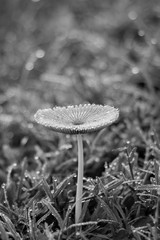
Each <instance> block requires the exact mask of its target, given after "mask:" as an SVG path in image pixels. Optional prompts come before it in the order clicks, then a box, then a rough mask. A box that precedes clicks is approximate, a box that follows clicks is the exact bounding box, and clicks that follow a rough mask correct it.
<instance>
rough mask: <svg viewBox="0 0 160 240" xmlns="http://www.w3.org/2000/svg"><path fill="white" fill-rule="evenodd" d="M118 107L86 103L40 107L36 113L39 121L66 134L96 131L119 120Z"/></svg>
mask: <svg viewBox="0 0 160 240" xmlns="http://www.w3.org/2000/svg"><path fill="white" fill-rule="evenodd" d="M118 116H119V111H118V109H116V108H114V107H111V106H108V105H96V104H84V105H81V104H80V105H74V106H67V107H54V108H53V109H51V108H49V109H40V110H38V111H37V113H36V114H35V115H34V118H35V120H36V122H37V123H40V124H42V125H44V126H46V127H50V128H52V129H53V130H54V131H56V132H61V133H66V134H83V133H89V132H95V131H98V130H100V129H102V128H105V127H106V126H108V125H110V124H111V123H113V122H114V121H116V120H117V118H118Z"/></svg>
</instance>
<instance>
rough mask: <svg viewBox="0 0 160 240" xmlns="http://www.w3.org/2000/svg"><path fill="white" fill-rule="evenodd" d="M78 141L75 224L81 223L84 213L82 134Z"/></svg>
mask: <svg viewBox="0 0 160 240" xmlns="http://www.w3.org/2000/svg"><path fill="white" fill-rule="evenodd" d="M77 141H78V180H77V193H76V212H75V222H76V223H79V218H80V215H81V211H82V194H83V165H84V160H83V141H82V136H81V134H77Z"/></svg>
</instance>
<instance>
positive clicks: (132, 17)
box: [128, 11, 138, 21]
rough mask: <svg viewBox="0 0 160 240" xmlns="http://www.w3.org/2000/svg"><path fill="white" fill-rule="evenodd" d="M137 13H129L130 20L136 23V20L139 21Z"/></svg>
mask: <svg viewBox="0 0 160 240" xmlns="http://www.w3.org/2000/svg"><path fill="white" fill-rule="evenodd" d="M137 17H138V16H137V13H136V12H135V11H130V12H129V13H128V18H129V19H130V20H132V21H134V20H136V19H137Z"/></svg>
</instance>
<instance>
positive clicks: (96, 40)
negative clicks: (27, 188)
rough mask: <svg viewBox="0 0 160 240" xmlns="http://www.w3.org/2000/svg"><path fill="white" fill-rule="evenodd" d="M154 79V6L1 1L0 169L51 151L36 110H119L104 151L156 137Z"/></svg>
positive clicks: (157, 45)
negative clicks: (88, 106) (84, 106)
mask: <svg viewBox="0 0 160 240" xmlns="http://www.w3.org/2000/svg"><path fill="white" fill-rule="evenodd" d="M159 77H160V1H159V0H157V1H156V0H153V1H150V0H130V1H129V0H114V1H113V0H99V1H96V0H76V1H75V0H59V1H56V0H14V1H13V0H0V140H1V143H2V144H1V146H0V158H1V161H0V164H1V166H4V159H5V165H9V164H10V163H12V162H14V160H15V159H16V160H17V159H21V157H24V156H33V155H34V154H35V152H36V154H37V151H40V150H37V148H36V147H35V146H37V145H36V144H38V146H42V145H43V147H42V148H43V149H45V151H48V148H52V147H53V146H52V147H50V145H47V144H48V143H47V144H46V142H45V140H46V139H47V140H48V142H50V141H51V140H52V141H53V139H55V138H53V135H52V133H51V132H50V131H49V130H43V131H44V132H43V131H42V128H41V131H39V130H40V127H38V126H37V125H35V123H34V120H33V115H34V113H35V112H36V111H37V110H38V109H39V108H46V107H54V106H56V105H60V106H62V105H70V104H79V103H96V104H109V105H112V106H115V107H118V108H119V109H120V113H121V115H120V118H119V122H118V123H117V125H115V126H113V127H112V128H113V129H112V130H114V133H112V135H109V130H107V131H108V140H107V141H108V147H110V145H112V147H117V146H121V145H123V143H124V142H125V141H126V140H127V139H130V140H131V141H132V142H133V143H134V144H138V141H139V142H141V138H138V139H139V140H137V136H139V135H138V134H139V133H137V132H136V130H135V129H137V128H140V129H141V130H142V131H148V130H149V129H150V128H151V127H152V126H154V128H155V129H156V131H157V133H158V134H159V133H160V126H159V101H158V100H159V91H160V84H159ZM40 132H41V133H40ZM46 132H47V134H46ZM112 132H113V131H112ZM40 134H41V135H40ZM113 135H114V137H113ZM54 136H55V135H54ZM42 139H43V143H42ZM113 139H114V141H113ZM61 140H62V139H61ZM56 141H57V140H56ZM56 141H55V142H54V144H55V145H56V144H57V142H56ZM59 141H60V140H59ZM60 142H61V141H60ZM139 144H140V143H139ZM20 149H21V151H20ZM26 151H27V153H26ZM141 151H142V153H143V152H144V146H143V144H142V149H141ZM27 154H28V155H27ZM113 157H114V156H113Z"/></svg>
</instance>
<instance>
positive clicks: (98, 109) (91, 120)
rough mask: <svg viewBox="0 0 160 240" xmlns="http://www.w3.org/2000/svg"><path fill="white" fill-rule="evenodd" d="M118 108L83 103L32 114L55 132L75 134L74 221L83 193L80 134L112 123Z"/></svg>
mask: <svg viewBox="0 0 160 240" xmlns="http://www.w3.org/2000/svg"><path fill="white" fill-rule="evenodd" d="M118 116H119V111H118V109H116V108H114V107H111V106H108V105H104V106H103V105H96V104H84V105H81V104H80V105H74V106H67V107H54V108H53V109H51V108H49V109H40V110H38V111H37V113H36V114H35V115H34V118H35V120H36V122H37V123H40V124H42V125H44V126H46V127H51V128H52V129H53V130H54V131H56V132H61V133H66V134H76V135H77V142H78V179H77V191H76V206H75V222H76V223H79V222H80V216H81V210H82V194H83V165H84V159H83V140H82V134H84V133H89V132H95V131H97V130H100V129H102V128H105V127H106V126H108V125H110V124H111V123H113V122H114V121H115V120H117V118H118Z"/></svg>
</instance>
